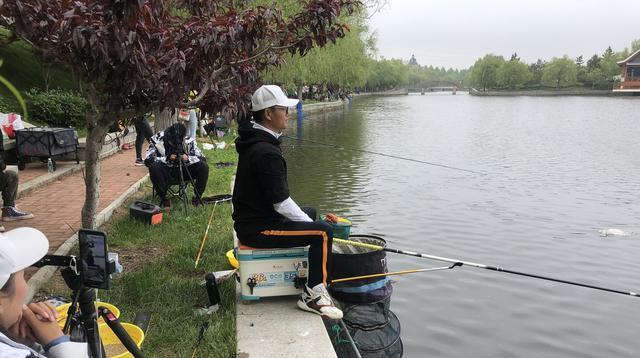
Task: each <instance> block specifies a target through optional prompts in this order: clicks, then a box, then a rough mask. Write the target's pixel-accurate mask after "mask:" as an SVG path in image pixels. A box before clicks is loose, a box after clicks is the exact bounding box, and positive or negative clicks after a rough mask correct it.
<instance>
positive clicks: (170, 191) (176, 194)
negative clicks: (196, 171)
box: [153, 163, 202, 214]
mask: <svg viewBox="0 0 640 358" xmlns="http://www.w3.org/2000/svg"><path fill="white" fill-rule="evenodd" d="M167 184H168V185H167V193H166V195H167V198H169V199H172V198H179V199H180V201H181V202H182V204H183V206H184V213H185V214H187V213H188V209H187V208H188V207H189V195H188V188H189V185H191V189H192V190H193V192H194V194H195V196H196V197H198V198H200V200H202V194H201V193H198V192H197V191H196V187H195V183H194V180H193V178H192V177H191V174H190V173H189V171H187V170H186V168H185V166H184V164H182V163H181V164H180V174H178V176H173V175H172V176H170V179H169V182H168V183H167ZM153 196H157V193H156V192H155V187H154V188H153Z"/></svg>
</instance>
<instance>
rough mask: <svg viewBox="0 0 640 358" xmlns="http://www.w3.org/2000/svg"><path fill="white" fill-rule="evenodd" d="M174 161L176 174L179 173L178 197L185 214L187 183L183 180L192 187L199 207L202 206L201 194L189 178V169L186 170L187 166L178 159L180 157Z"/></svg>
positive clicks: (190, 177) (191, 178)
mask: <svg viewBox="0 0 640 358" xmlns="http://www.w3.org/2000/svg"><path fill="white" fill-rule="evenodd" d="M176 161H177V162H178V172H179V174H180V175H179V177H178V179H179V182H178V196H179V197H180V200H181V201H182V203H183V204H184V212H185V214H187V211H188V210H187V207H188V198H189V197H188V195H187V181H186V180H185V179H188V181H189V182H190V183H191V184H192V185H193V192H194V194H195V200H197V201H198V202H199V204H200V205H202V204H203V203H202V193H199V192H198V189H197V188H196V186H195V182H194V181H193V177H192V176H191V172H190V171H189V169H188V168H187V165H186V163H185V162H184V161H182V158H180V156H178V158H177V159H176ZM185 173H186V177H187V178H185Z"/></svg>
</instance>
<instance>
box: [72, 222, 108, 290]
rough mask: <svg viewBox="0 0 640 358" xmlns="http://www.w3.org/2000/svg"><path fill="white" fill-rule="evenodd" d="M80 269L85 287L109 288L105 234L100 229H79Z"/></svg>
mask: <svg viewBox="0 0 640 358" xmlns="http://www.w3.org/2000/svg"><path fill="white" fill-rule="evenodd" d="M78 241H79V242H80V271H81V275H82V282H83V284H84V286H85V287H93V288H99V289H103V290H108V289H109V278H110V273H109V271H108V267H109V266H108V262H107V258H108V250H107V234H105V233H104V232H102V231H96V230H87V229H80V231H79V232H78Z"/></svg>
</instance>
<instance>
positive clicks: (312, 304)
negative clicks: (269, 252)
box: [233, 85, 342, 319]
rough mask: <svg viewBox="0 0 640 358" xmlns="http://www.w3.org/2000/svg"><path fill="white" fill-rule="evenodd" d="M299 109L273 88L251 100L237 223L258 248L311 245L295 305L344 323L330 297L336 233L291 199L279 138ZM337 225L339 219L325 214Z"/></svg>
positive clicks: (243, 133)
mask: <svg viewBox="0 0 640 358" xmlns="http://www.w3.org/2000/svg"><path fill="white" fill-rule="evenodd" d="M296 104H298V100H297V99H290V98H287V96H286V95H285V94H284V92H282V89H280V87H278V86H274V85H265V86H262V87H260V88H258V89H257V90H256V91H255V92H254V93H253V96H252V97H251V110H252V111H253V121H251V122H248V123H245V125H243V126H240V127H239V128H238V134H239V138H238V139H237V140H236V150H237V151H238V167H237V171H236V179H235V183H234V189H233V220H234V229H235V231H236V233H237V234H238V239H239V240H240V242H242V243H243V244H245V245H249V246H252V247H259V248H273V247H283V248H286V247H296V246H307V245H309V267H308V271H309V275H308V280H307V283H306V285H304V287H303V290H302V294H301V295H300V299H299V300H298V302H297V305H298V307H299V308H300V309H302V310H305V311H308V312H312V313H315V314H319V315H322V316H326V317H329V318H331V319H340V318H342V311H341V310H340V309H338V308H337V307H336V306H335V305H334V303H333V300H332V299H331V296H330V295H329V293H328V292H327V284H328V283H329V282H328V281H329V277H328V275H329V273H330V264H331V248H332V240H333V228H332V227H331V225H329V224H328V223H327V222H323V221H317V220H316V216H317V215H316V211H315V209H313V208H304V209H303V208H300V207H299V206H298V204H296V202H295V201H293V199H292V198H291V197H290V196H289V185H288V181H287V163H286V162H285V160H284V157H283V156H282V151H281V149H280V143H281V142H280V136H281V135H282V132H283V131H284V130H285V129H287V122H288V114H289V108H290V107H293V106H295V105H296ZM327 218H330V220H331V221H332V222H337V217H336V216H335V215H327Z"/></svg>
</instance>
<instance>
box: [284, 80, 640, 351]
mask: <svg viewBox="0 0 640 358" xmlns="http://www.w3.org/2000/svg"><path fill="white" fill-rule="evenodd" d="M638 108H640V98H588V97H556V98H540V97H515V98H479V97H473V96H469V95H466V94H460V93H458V95H455V96H453V95H451V94H449V93H447V94H445V93H442V94H430V95H425V96H419V95H410V96H397V97H375V98H356V99H355V100H354V101H353V103H352V104H351V105H346V106H345V107H344V108H343V109H341V110H338V111H333V112H330V113H327V114H319V115H310V116H307V117H306V118H305V119H304V121H303V122H302V123H297V122H296V120H295V118H292V119H291V123H290V128H289V130H288V133H289V134H290V135H296V133H298V134H300V135H301V136H302V137H303V138H307V139H312V140H316V141H322V142H328V143H335V144H340V145H343V146H347V147H352V148H357V149H365V150H369V151H375V152H381V153H386V154H390V155H396V156H402V157H408V158H414V159H419V160H423V161H429V162H434V163H441V164H445V165H449V166H454V167H459V168H464V169H468V170H473V171H475V172H477V173H468V172H464V171H456V170H452V169H446V168H440V167H435V166H429V165H424V164H418V163H414V162H408V161H401V160H397V159H393V158H389V157H385V156H380V155H374V154H371V153H363V152H359V151H351V150H339V149H336V148H332V147H326V146H319V145H316V144H311V143H305V142H296V141H292V140H286V141H285V145H284V147H283V149H284V151H285V156H286V157H287V161H288V166H289V180H290V187H291V191H292V196H293V198H294V199H295V200H296V201H297V202H298V203H300V204H304V205H313V206H316V207H318V208H319V209H320V212H335V213H337V214H339V215H341V216H345V217H348V218H350V219H352V220H353V222H354V227H353V230H352V233H361V234H364V233H374V234H380V235H382V236H384V237H385V238H386V240H387V241H388V242H389V246H390V247H395V248H400V249H409V250H414V251H418V252H423V253H427V254H432V255H438V256H445V257H451V258H455V259H461V260H465V261H472V262H477V263H483V264H491V265H497V266H502V267H505V268H508V269H512V270H517V271H524V272H530V273H536V274H540V275H548V276H554V277H559V278H564V279H567V280H575V281H580V282H585V283H592V284H594V285H602V286H607V287H611V288H617V289H622V290H629V291H640V263H639V258H640V203H639V201H638V199H639V197H638V196H639V193H640V181H639V179H638V178H639V175H638V174H639V169H640V115H639V114H638V113H640V112H638ZM606 228H617V229H621V230H623V231H625V232H629V233H631V236H628V237H606V238H602V237H600V235H599V233H598V230H600V229H606ZM388 255H389V256H388V263H389V269H390V270H392V271H395V270H402V269H408V268H422V267H433V266H441V265H442V263H438V262H434V261H429V260H424V259H418V258H413V257H409V256H402V255H397V254H388ZM394 280H395V281H396V283H395V285H394V287H395V292H394V295H393V297H392V309H393V311H394V312H395V313H396V314H397V315H398V316H399V318H400V320H401V322H402V339H403V342H404V346H405V355H404V356H405V357H581V358H585V357H594V358H602V357H639V356H640V340H639V339H638V334H639V333H638V332H640V299H638V298H633V297H628V296H622V295H616V294H611V293H605V292H599V291H595V290H590V289H585V288H580V287H574V286H568V285H563V284H558V283H552V282H546V281H540V280H536V279H531V278H524V277H518V276H512V275H508V274H504V273H497V272H492V271H487V270H481V269H477V268H471V267H463V268H456V269H455V270H449V271H439V272H432V273H422V274H414V275H406V276H396V277H395V278H394Z"/></svg>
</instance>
